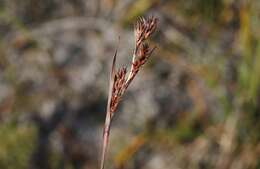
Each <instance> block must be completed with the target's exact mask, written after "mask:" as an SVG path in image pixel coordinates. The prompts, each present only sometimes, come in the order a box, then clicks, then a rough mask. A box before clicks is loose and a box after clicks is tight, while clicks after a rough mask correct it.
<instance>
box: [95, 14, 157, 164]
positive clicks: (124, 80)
mask: <svg viewBox="0 0 260 169" xmlns="http://www.w3.org/2000/svg"><path fill="white" fill-rule="evenodd" d="M156 27H157V19H156V18H155V17H150V18H148V19H145V18H143V17H140V18H139V20H138V21H137V23H136V24H135V29H134V35H135V50H134V53H133V57H132V64H131V68H130V71H129V73H128V72H127V69H126V67H121V68H119V69H118V70H117V71H116V69H115V62H116V56H117V50H116V52H115V54H114V57H113V62H112V67H111V73H110V83H109V93H108V102H107V112H106V121H105V126H104V131H103V145H102V157H101V166H100V169H104V164H105V157H106V151H107V145H108V141H109V132H110V126H111V121H112V118H113V116H114V113H115V111H116V109H117V106H118V104H119V102H120V100H121V98H122V96H123V95H124V93H125V91H126V89H127V88H128V86H129V85H130V83H131V82H132V80H133V79H134V77H135V76H136V74H137V73H138V71H139V69H140V68H141V66H142V65H144V64H145V63H146V61H147V60H148V58H149V57H150V56H151V54H152V53H153V51H154V49H155V47H153V48H152V49H151V48H150V46H149V44H148V43H146V42H145V41H146V39H148V38H149V37H150V36H151V34H152V33H154V31H155V30H156Z"/></svg>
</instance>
